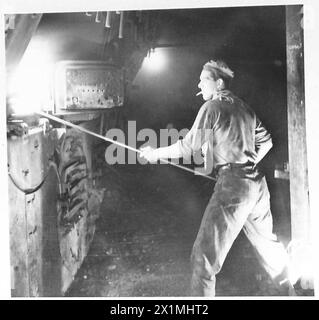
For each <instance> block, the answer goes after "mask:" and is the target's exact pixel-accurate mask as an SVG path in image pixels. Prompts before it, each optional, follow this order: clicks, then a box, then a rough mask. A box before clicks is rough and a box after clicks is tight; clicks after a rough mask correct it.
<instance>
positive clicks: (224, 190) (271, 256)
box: [191, 167, 288, 296]
mask: <svg viewBox="0 0 319 320" xmlns="http://www.w3.org/2000/svg"><path fill="white" fill-rule="evenodd" d="M218 175H219V177H218V180H217V182H216V185H215V188H214V192H213V195H212V197H211V199H210V201H209V203H208V205H207V208H206V210H205V213H204V216H203V218H202V222H201V225H200V229H199V232H198V235H197V238H196V240H195V243H194V246H193V250H192V255H191V263H192V279H191V295H192V296H215V282H216V277H215V276H216V274H217V273H218V272H219V271H220V269H221V267H222V265H223V263H224V261H225V258H226V256H227V253H228V252H229V250H230V248H231V246H232V244H233V242H234V240H235V239H236V237H237V236H238V234H239V232H240V231H241V230H242V229H243V230H244V232H245V234H246V236H247V237H248V239H249V241H250V242H251V244H252V246H253V247H254V248H255V250H256V253H257V257H258V258H259V260H260V262H261V264H262V265H263V267H264V268H265V269H266V271H267V272H268V273H269V275H270V276H271V277H272V278H275V277H277V276H278V275H280V274H281V273H282V272H284V270H285V268H286V266H287V264H288V255H287V253H286V250H285V248H284V246H283V245H282V244H281V243H280V242H278V241H277V237H276V236H275V235H274V234H273V221H272V215H271V211H270V196H269V191H268V187H267V183H266V180H265V177H264V176H263V175H262V174H261V173H260V172H259V171H258V170H257V169H252V168H251V167H243V168H236V167H235V168H232V167H224V168H221V169H220V170H219V173H218Z"/></svg>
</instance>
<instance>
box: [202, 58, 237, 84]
mask: <svg viewBox="0 0 319 320" xmlns="http://www.w3.org/2000/svg"><path fill="white" fill-rule="evenodd" d="M203 70H206V71H209V73H210V75H211V77H212V78H213V79H214V80H215V81H217V80H218V79H222V80H223V82H224V86H225V89H228V88H229V85H230V82H231V79H232V78H233V77H234V72H233V71H232V70H231V69H230V68H229V67H228V65H227V64H226V63H225V62H224V61H222V60H216V61H214V60H210V61H209V62H206V63H205V64H204V66H203Z"/></svg>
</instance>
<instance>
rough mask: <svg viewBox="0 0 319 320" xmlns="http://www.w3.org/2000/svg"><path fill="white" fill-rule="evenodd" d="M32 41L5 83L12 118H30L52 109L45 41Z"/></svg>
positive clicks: (48, 56) (50, 66) (47, 50)
mask: <svg viewBox="0 0 319 320" xmlns="http://www.w3.org/2000/svg"><path fill="white" fill-rule="evenodd" d="M33 40H34V41H33ZM33 40H32V41H31V42H30V45H29V46H28V48H27V50H26V52H25V54H24V55H23V57H22V59H21V61H20V63H19V65H18V67H17V68H16V70H15V71H14V72H13V74H12V75H11V77H10V79H9V80H8V92H7V95H8V98H9V101H10V105H11V108H12V109H13V112H14V113H15V114H30V113H33V112H35V111H40V110H44V109H46V108H48V107H52V89H51V88H52V74H53V61H52V59H51V55H50V50H49V47H48V45H47V43H46V41H43V40H42V41H41V39H33Z"/></svg>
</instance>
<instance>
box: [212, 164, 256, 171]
mask: <svg viewBox="0 0 319 320" xmlns="http://www.w3.org/2000/svg"><path fill="white" fill-rule="evenodd" d="M253 166H254V163H252V162H246V163H224V164H218V165H217V166H216V170H217V171H218V170H219V169H221V168H230V169H234V168H249V167H251V168H252V167H253Z"/></svg>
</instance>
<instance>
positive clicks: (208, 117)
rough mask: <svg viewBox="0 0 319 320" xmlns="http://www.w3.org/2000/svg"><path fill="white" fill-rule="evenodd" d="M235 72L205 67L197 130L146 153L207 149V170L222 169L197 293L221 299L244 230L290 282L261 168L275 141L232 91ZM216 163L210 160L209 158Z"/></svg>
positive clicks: (199, 255)
mask: <svg viewBox="0 0 319 320" xmlns="http://www.w3.org/2000/svg"><path fill="white" fill-rule="evenodd" d="M233 77H234V73H233V71H231V70H230V69H229V67H228V66H227V65H226V64H225V63H224V62H222V61H216V62H215V61H213V60H211V61H209V62H207V63H206V64H205V65H204V66H203V70H202V72H201V75H200V82H199V84H198V87H199V88H200V89H201V92H200V93H201V94H202V96H203V99H204V100H205V101H206V102H205V103H204V104H203V105H202V107H201V108H200V110H199V112H198V114H197V117H196V119H195V121H194V124H193V126H192V128H191V130H190V131H189V132H188V133H187V135H186V136H185V138H184V139H182V140H179V141H178V142H176V143H175V144H173V145H171V146H168V147H162V148H158V149H152V148H150V147H146V148H144V149H142V150H141V154H140V156H141V157H144V158H145V159H147V160H148V161H149V162H156V161H157V160H159V159H161V158H166V159H167V158H179V157H190V156H191V155H192V154H193V153H194V152H195V151H198V150H200V149H202V151H204V154H205V159H206V160H205V162H206V167H207V166H208V169H209V165H208V164H209V163H212V166H213V167H214V169H215V170H216V171H217V175H218V179H217V182H216V184H215V187H214V193H213V195H212V197H211V199H210V201H209V203H208V205H207V208H206V210H205V213H204V216H203V218H202V222H201V225H200V229H199V232H198V235H197V238H196V241H195V243H194V246H193V250H192V255H191V261H192V279H191V295H194V296H215V282H216V278H215V276H216V274H217V273H218V272H219V271H220V269H221V267H222V265H223V263H224V260H225V258H226V255H227V253H228V252H229V250H230V248H231V246H232V244H233V242H234V240H235V239H236V237H237V236H238V234H239V232H240V231H241V229H243V230H244V232H245V234H246V236H247V237H248V239H249V241H250V242H251V243H252V245H253V247H254V248H255V249H256V252H257V256H258V258H259V260H260V261H261V263H262V265H263V266H264V268H265V269H266V271H267V272H268V273H269V274H270V276H271V277H272V278H273V279H274V280H275V281H277V283H285V285H286V286H288V288H291V289H292V288H293V287H292V286H291V285H290V283H289V281H287V279H286V278H287V266H288V256H287V253H286V251H285V249H284V247H283V245H282V244H281V243H280V242H278V241H277V238H276V236H275V235H274V234H273V232H272V228H273V225H272V215H271V211H270V202H269V192H268V187H267V183H266V180H265V177H264V176H263V175H262V174H261V173H260V171H259V170H258V168H257V164H258V163H259V162H260V160H261V159H263V157H264V156H265V155H266V154H267V152H268V151H269V150H270V149H271V147H272V139H271V136H270V134H269V133H268V131H267V130H266V129H265V127H264V126H263V124H262V123H261V121H260V120H259V119H258V118H257V117H256V115H255V113H254V111H253V110H252V109H250V107H249V106H248V105H247V104H246V103H245V102H243V101H242V100H241V99H239V98H238V97H236V96H235V95H234V94H233V93H232V92H231V91H229V90H228V87H229V82H230V80H231V79H232V78H233ZM209 159H210V160H209Z"/></svg>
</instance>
